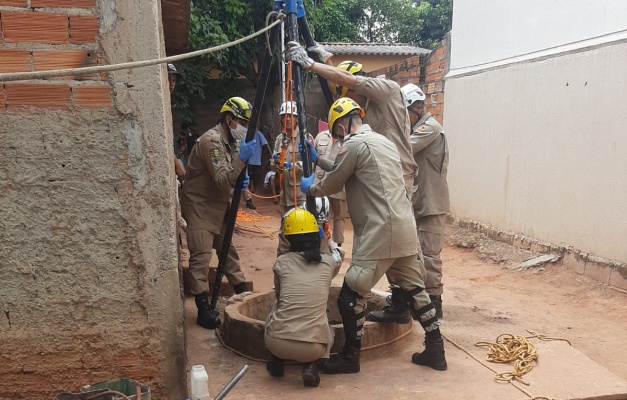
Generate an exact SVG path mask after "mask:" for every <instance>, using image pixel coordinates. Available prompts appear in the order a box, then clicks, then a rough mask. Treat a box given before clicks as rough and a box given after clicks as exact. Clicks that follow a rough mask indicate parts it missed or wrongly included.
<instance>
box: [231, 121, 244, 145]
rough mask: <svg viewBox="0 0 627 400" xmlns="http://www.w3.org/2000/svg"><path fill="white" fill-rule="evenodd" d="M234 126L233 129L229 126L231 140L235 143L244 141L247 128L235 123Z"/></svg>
mask: <svg viewBox="0 0 627 400" xmlns="http://www.w3.org/2000/svg"><path fill="white" fill-rule="evenodd" d="M235 124H236V128H235V129H233V128H231V127H230V126H229V129H230V130H231V135H232V136H233V139H235V141H238V140H242V139H244V138H245V137H246V133H248V128H246V127H245V126H244V125H240V124H238V123H237V122H236V123H235Z"/></svg>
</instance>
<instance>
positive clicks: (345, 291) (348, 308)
mask: <svg viewBox="0 0 627 400" xmlns="http://www.w3.org/2000/svg"><path fill="white" fill-rule="evenodd" d="M359 297H360V296H359V293H357V292H355V291H354V290H353V289H351V288H350V287H348V285H347V284H346V282H344V283H343V284H342V289H341V290H340V294H339V296H337V308H338V310H339V311H340V315H341V316H342V318H349V319H359V318H358V317H357V315H356V314H355V307H356V306H357V300H358V298H359Z"/></svg>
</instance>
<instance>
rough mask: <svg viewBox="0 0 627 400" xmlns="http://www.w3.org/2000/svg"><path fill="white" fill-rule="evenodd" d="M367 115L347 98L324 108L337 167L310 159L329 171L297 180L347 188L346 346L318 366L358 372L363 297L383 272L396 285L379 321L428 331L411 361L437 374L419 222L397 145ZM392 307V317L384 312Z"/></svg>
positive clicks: (342, 302)
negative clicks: (336, 141) (337, 146)
mask: <svg viewBox="0 0 627 400" xmlns="http://www.w3.org/2000/svg"><path fill="white" fill-rule="evenodd" d="M363 117H364V111H363V110H362V109H361V107H360V106H359V105H358V104H357V103H356V102H355V101H353V100H352V99H349V98H341V99H339V100H337V101H336V102H335V103H333V105H332V106H331V109H330V110H329V131H331V133H332V134H333V135H335V136H337V137H339V138H340V140H342V141H343V146H344V151H343V152H342V153H340V154H339V155H338V156H337V158H336V160H335V162H334V163H332V162H331V161H329V160H325V159H322V158H318V154H317V153H316V151H315V149H313V148H311V147H310V151H311V159H312V161H313V162H314V163H316V164H317V165H318V166H319V167H320V168H322V169H324V170H325V171H328V173H327V174H326V175H325V176H324V178H323V179H322V180H321V181H320V182H318V183H315V184H314V176H313V175H312V176H309V177H306V178H303V179H302V180H301V185H300V188H301V190H302V191H303V192H304V193H305V194H308V195H311V196H326V195H329V194H332V193H336V192H338V191H340V190H342V188H343V187H346V201H347V202H348V209H349V210H351V221H352V223H353V228H354V241H353V254H352V262H351V265H350V267H349V269H348V271H346V276H345V277H344V283H343V285H342V289H341V291H340V295H339V296H338V299H337V305H338V309H339V311H340V315H341V316H342V324H343V326H344V334H345V336H346V342H345V344H344V349H343V350H342V351H341V352H340V353H339V354H336V355H333V356H332V357H331V358H330V359H328V360H325V361H323V362H322V363H321V369H322V371H323V372H325V373H329V374H340V373H356V372H359V370H360V365H359V358H360V349H361V337H362V335H363V325H364V319H365V307H366V299H365V297H364V296H367V295H368V294H370V290H371V289H372V287H373V286H374V285H375V284H376V283H377V282H378V281H379V279H381V277H382V276H383V274H385V275H386V276H387V278H388V280H389V281H390V282H394V283H395V284H396V285H398V287H394V288H393V289H392V302H393V304H394V307H393V308H392V307H389V308H386V309H384V310H383V311H379V312H378V315H377V318H378V320H379V321H381V322H397V323H408V322H409V318H410V315H411V317H413V319H414V320H416V321H418V322H419V323H420V325H421V326H422V327H423V328H424V330H425V332H426V340H425V350H424V351H423V352H422V353H414V355H413V356H412V362H413V363H415V364H418V365H426V366H429V367H431V368H433V369H436V370H445V369H446V368H447V365H446V359H445V357H444V342H443V340H442V336H441V334H440V321H439V320H438V318H437V316H436V312H435V308H434V305H433V304H432V303H431V300H430V299H429V296H428V295H427V292H425V290H424V287H425V286H424V279H425V268H424V264H423V262H422V259H421V258H420V257H419V256H418V250H417V249H418V247H417V241H418V239H417V236H416V222H415V220H414V216H413V210H412V206H411V202H410V200H409V198H407V195H406V192H405V184H404V181H403V172H402V170H401V163H400V157H399V155H398V151H397V150H396V148H395V146H394V144H393V143H392V142H391V141H389V140H388V139H386V138H385V137H384V136H383V135H379V134H377V133H376V132H374V131H373V130H372V128H370V126H369V125H366V124H363V122H362V120H363ZM390 310H392V311H393V312H391V313H390V312H389V311H390Z"/></svg>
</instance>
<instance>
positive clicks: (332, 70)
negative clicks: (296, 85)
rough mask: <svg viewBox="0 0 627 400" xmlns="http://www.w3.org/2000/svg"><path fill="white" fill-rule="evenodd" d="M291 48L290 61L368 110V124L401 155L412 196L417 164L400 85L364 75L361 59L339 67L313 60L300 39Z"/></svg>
mask: <svg viewBox="0 0 627 400" xmlns="http://www.w3.org/2000/svg"><path fill="white" fill-rule="evenodd" d="M288 48H289V50H288V52H287V54H286V58H287V59H288V60H291V61H294V62H297V63H298V64H300V65H301V66H302V67H303V68H305V69H308V70H310V71H313V72H315V73H316V74H318V75H320V76H322V77H323V78H325V79H326V80H327V81H329V82H331V83H333V84H335V94H336V97H337V98H340V97H349V98H351V99H353V100H355V102H357V104H359V105H360V107H361V108H362V109H363V110H364V111H365V112H366V118H365V123H366V124H369V125H370V126H371V127H372V130H373V131H374V132H377V133H380V134H382V135H384V136H385V137H386V138H388V139H389V140H391V141H392V143H394V145H395V146H396V150H398V153H399V155H400V158H401V163H402V167H403V179H404V180H405V187H406V189H407V196H408V197H409V198H410V199H411V197H412V194H413V193H414V188H413V185H414V178H415V177H416V174H417V173H418V167H417V166H416V162H415V161H414V157H413V153H412V151H411V145H410V142H409V135H410V128H411V126H410V124H409V116H408V115H407V109H406V107H405V101H404V99H403V94H402V92H401V88H400V86H399V85H398V84H397V83H396V82H394V81H392V80H390V79H387V78H371V77H367V76H365V75H366V73H365V71H364V70H363V66H362V65H361V64H360V63H358V62H354V61H344V62H342V63H340V64H339V65H338V66H337V67H332V66H330V65H326V64H321V63H317V62H314V61H313V60H312V59H311V58H309V56H308V55H307V52H306V51H305V49H304V48H303V47H302V46H301V45H300V44H299V43H297V42H289V43H288ZM311 50H312V51H313V52H315V53H316V54H318V55H319V56H320V57H321V59H326V58H324V57H325V56H326V57H327V58H328V54H330V53H328V52H326V51H325V50H324V48H323V47H322V45H319V44H318V45H317V46H315V47H312V48H311Z"/></svg>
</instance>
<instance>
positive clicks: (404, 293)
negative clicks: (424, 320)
mask: <svg viewBox="0 0 627 400" xmlns="http://www.w3.org/2000/svg"><path fill="white" fill-rule="evenodd" d="M423 290H424V288H421V287H417V288H415V289H412V290H403V289H401V288H400V287H398V286H396V285H393V286H392V304H393V305H394V306H395V307H397V308H400V309H401V310H407V309H412V310H413V308H414V296H415V295H417V294H418V293H420V292H422V291H423Z"/></svg>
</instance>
